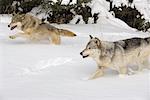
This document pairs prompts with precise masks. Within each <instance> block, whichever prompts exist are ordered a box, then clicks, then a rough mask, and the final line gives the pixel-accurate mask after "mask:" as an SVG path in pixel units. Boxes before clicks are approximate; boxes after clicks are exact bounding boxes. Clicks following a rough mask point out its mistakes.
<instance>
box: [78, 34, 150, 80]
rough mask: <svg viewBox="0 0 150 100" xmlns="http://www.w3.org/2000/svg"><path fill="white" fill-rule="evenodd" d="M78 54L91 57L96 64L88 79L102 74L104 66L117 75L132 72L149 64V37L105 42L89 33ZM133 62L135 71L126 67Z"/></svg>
mask: <svg viewBox="0 0 150 100" xmlns="http://www.w3.org/2000/svg"><path fill="white" fill-rule="evenodd" d="M80 54H81V55H82V56H83V58H86V57H92V58H93V59H94V60H95V61H96V63H97V65H98V69H97V70H96V72H95V73H94V74H93V75H92V76H91V77H90V79H95V78H98V77H100V76H103V75H104V69H105V68H110V69H113V70H116V71H117V72H118V73H119V75H126V74H130V73H132V74H133V73H135V72H136V71H140V70H142V69H143V68H144V67H145V65H147V66H148V65H149V62H148V57H149V55H150V37H148V38H131V39H125V40H120V41H116V42H107V41H101V40H99V39H98V38H97V37H92V36H91V35H90V41H89V42H88V44H87V46H86V48H85V49H84V50H83V51H82V52H81V53H80ZM133 63H135V64H136V65H137V68H138V69H137V70H136V71H133V69H130V68H129V67H127V66H128V65H129V64H133Z"/></svg>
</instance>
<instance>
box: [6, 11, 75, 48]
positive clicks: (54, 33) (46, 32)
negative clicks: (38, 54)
mask: <svg viewBox="0 0 150 100" xmlns="http://www.w3.org/2000/svg"><path fill="white" fill-rule="evenodd" d="M8 27H10V29H11V30H13V29H14V28H18V29H20V30H21V31H22V32H19V33H16V34H15V35H12V36H9V38H11V39H15V38H16V37H23V38H27V39H29V40H31V41H37V40H42V39H48V40H51V42H52V43H53V44H57V45H59V44H60V43H61V37H60V36H68V37H74V36H76V34H74V33H73V32H71V31H69V30H65V29H58V28H56V27H54V26H52V25H50V24H48V23H45V22H42V20H40V19H38V18H37V17H34V16H32V15H30V14H19V13H18V14H14V15H13V17H12V19H11V23H10V24H9V25H8Z"/></svg>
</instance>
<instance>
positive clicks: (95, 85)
mask: <svg viewBox="0 0 150 100" xmlns="http://www.w3.org/2000/svg"><path fill="white" fill-rule="evenodd" d="M68 1H69V0H64V1H63V3H64V4H65V3H66V4H67V3H68ZM73 2H76V0H73ZM141 2H142V3H141ZM114 3H115V4H116V5H118V6H119V5H120V4H121V3H125V4H127V0H114ZM149 3H150V2H149V1H148V0H134V4H135V6H136V7H137V8H138V9H139V10H140V11H141V12H142V13H143V14H144V16H145V17H146V19H147V20H149V18H150V15H149V14H150V13H149V9H150V8H149V7H150V6H149ZM143 5H144V6H143ZM89 6H90V7H91V8H92V14H94V13H100V14H99V17H100V18H99V19H98V24H84V22H83V21H80V23H79V24H78V25H74V23H75V22H76V21H77V19H78V18H80V19H81V20H82V18H81V16H78V15H77V16H75V18H74V19H73V20H72V21H71V23H70V24H68V25H65V24H64V25H57V24H53V25H54V26H56V27H58V28H63V29H68V30H70V31H73V32H74V33H76V34H77V37H75V38H68V37H62V44H61V45H60V46H56V45H52V44H50V43H49V42H48V41H41V42H38V43H32V42H30V41H27V40H26V39H23V38H17V39H15V40H11V39H9V38H8V36H9V35H13V34H14V33H16V32H17V30H13V31H10V29H9V28H8V27H7V26H8V24H9V23H10V20H11V18H10V17H11V15H0V100H83V99H85V100H149V98H150V73H149V71H148V70H144V71H143V72H140V73H138V74H135V75H131V76H126V77H124V78H120V77H119V76H118V74H117V73H116V72H115V71H112V70H106V72H105V73H106V74H105V76H103V77H101V78H98V79H95V80H87V78H88V77H89V76H90V75H91V74H92V73H93V72H94V71H95V70H96V68H97V66H96V63H95V61H93V59H91V58H86V59H83V58H82V57H81V56H80V54H79V53H80V52H81V51H82V50H83V49H84V48H85V46H86V43H87V42H88V41H89V36H88V35H93V36H96V37H98V38H100V39H101V40H103V41H117V40H121V39H127V38H131V37H149V36H150V34H149V33H148V32H147V33H143V32H139V31H137V30H136V29H133V28H130V27H129V26H128V25H127V24H126V23H124V22H123V21H121V20H119V19H117V18H114V17H113V16H112V15H111V14H110V13H109V12H108V10H109V3H108V2H106V0H93V1H92V2H91V4H89ZM132 6H133V5H132ZM38 9H39V8H38V7H37V8H34V9H33V10H32V12H31V13H33V14H34V15H35V14H36V13H35V12H36V11H37V10H38ZM38 17H39V18H43V17H46V15H44V14H43V13H42V14H39V15H38ZM91 20H92V19H91ZM91 20H90V23H92V22H91Z"/></svg>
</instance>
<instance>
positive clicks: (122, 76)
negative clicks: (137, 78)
mask: <svg viewBox="0 0 150 100" xmlns="http://www.w3.org/2000/svg"><path fill="white" fill-rule="evenodd" d="M127 76H128V75H126V74H119V77H120V78H125V77H127Z"/></svg>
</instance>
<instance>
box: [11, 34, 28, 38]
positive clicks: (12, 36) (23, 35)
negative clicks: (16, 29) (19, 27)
mask: <svg viewBox="0 0 150 100" xmlns="http://www.w3.org/2000/svg"><path fill="white" fill-rule="evenodd" d="M17 37H23V38H29V35H28V34H25V33H16V34H15V35H11V36H9V38H10V39H15V38H17Z"/></svg>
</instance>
